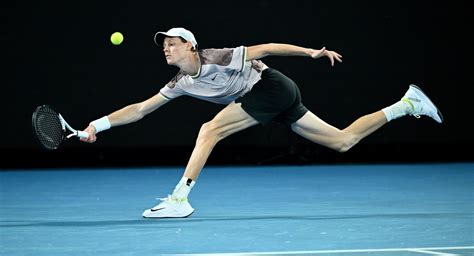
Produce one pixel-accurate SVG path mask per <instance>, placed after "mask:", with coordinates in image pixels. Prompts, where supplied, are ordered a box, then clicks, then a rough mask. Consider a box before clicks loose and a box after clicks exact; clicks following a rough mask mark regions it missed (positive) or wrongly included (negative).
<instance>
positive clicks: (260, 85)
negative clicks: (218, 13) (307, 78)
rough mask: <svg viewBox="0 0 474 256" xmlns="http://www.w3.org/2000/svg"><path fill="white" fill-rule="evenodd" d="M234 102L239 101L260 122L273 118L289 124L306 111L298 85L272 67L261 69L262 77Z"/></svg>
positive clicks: (264, 122)
mask: <svg viewBox="0 0 474 256" xmlns="http://www.w3.org/2000/svg"><path fill="white" fill-rule="evenodd" d="M235 102H236V103H239V102H241V103H242V108H243V109H244V110H245V112H247V113H248V114H249V115H250V116H251V117H253V118H255V120H257V121H259V122H260V123H262V124H266V123H268V122H270V121H272V120H273V121H276V122H281V123H284V124H286V125H291V124H292V123H294V122H296V121H297V120H298V119H300V118H301V117H302V116H303V115H304V114H306V112H307V111H308V109H307V108H306V107H305V106H303V104H302V103H301V94H300V90H299V89H298V85H296V83H295V82H293V80H291V79H290V78H288V77H287V76H285V75H284V74H282V73H281V72H280V71H278V70H275V69H272V68H267V69H265V70H264V71H262V79H261V80H260V81H258V82H257V83H256V84H255V85H254V86H253V88H252V90H250V91H249V92H248V93H246V94H245V95H244V96H242V97H240V98H238V99H237V100H235Z"/></svg>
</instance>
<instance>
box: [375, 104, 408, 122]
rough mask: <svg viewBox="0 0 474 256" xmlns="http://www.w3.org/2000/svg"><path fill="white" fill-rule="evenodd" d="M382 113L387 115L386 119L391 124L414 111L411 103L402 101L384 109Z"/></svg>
mask: <svg viewBox="0 0 474 256" xmlns="http://www.w3.org/2000/svg"><path fill="white" fill-rule="evenodd" d="M382 111H383V113H384V114H385V118H387V122H390V121H392V120H394V119H397V118H399V117H402V116H405V115H407V114H408V113H410V112H411V111H412V106H411V105H410V104H409V103H407V102H405V101H403V100H400V101H398V102H397V103H395V104H393V105H391V106H388V107H386V108H384V109H382Z"/></svg>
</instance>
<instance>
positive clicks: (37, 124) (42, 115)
mask: <svg viewBox="0 0 474 256" xmlns="http://www.w3.org/2000/svg"><path fill="white" fill-rule="evenodd" d="M31 121H32V124H33V125H32V126H33V133H34V135H35V137H36V139H37V141H38V142H39V144H40V145H41V146H43V148H45V149H48V150H53V149H57V148H58V147H59V145H61V143H62V142H63V141H64V139H65V138H66V130H65V128H64V126H63V124H62V122H61V119H60V117H59V114H58V113H57V112H56V111H54V109H53V108H52V107H51V106H49V105H42V106H38V107H37V108H36V109H35V111H34V112H33V115H32V118H31Z"/></svg>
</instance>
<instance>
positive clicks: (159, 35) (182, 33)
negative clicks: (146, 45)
mask: <svg viewBox="0 0 474 256" xmlns="http://www.w3.org/2000/svg"><path fill="white" fill-rule="evenodd" d="M165 37H181V38H183V39H184V40H186V41H189V42H191V44H192V45H193V47H196V46H197V44H198V43H197V42H196V38H194V35H193V33H191V31H189V30H187V29H185V28H172V29H170V30H168V31H167V32H156V34H155V44H157V45H159V46H162V45H163V41H164V40H165Z"/></svg>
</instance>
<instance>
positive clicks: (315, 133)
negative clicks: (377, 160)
mask: <svg viewBox="0 0 474 256" xmlns="http://www.w3.org/2000/svg"><path fill="white" fill-rule="evenodd" d="M406 115H412V116H415V117H417V118H419V117H420V116H421V115H424V116H428V117H431V118H432V119H434V120H435V121H436V122H438V123H442V122H443V116H442V115H441V112H440V111H439V110H438V109H437V108H436V106H435V105H434V104H433V102H432V101H431V100H430V99H429V98H428V96H426V94H424V92H423V91H421V89H420V88H418V87H417V86H416V85H410V86H409V88H408V91H407V92H406V93H405V95H404V97H402V99H401V100H400V101H398V102H396V103H395V104H393V105H391V106H389V107H386V108H384V109H382V110H380V111H377V112H375V113H372V114H368V115H365V116H363V117H361V118H359V119H357V120H356V121H355V122H353V123H352V124H351V125H349V126H348V127H347V128H345V129H344V130H339V129H338V128H335V127H333V126H331V125H329V124H327V123H326V122H324V121H323V120H321V119H320V118H319V117H317V116H316V115H314V114H313V113H311V112H309V111H308V113H306V114H305V115H304V116H303V117H302V118H300V119H299V120H298V121H296V122H295V123H293V124H292V129H293V131H295V132H296V133H298V134H299V135H301V136H303V137H305V138H307V139H309V140H310V141H313V142H315V143H318V144H321V145H323V146H326V147H329V148H332V149H334V150H337V151H339V152H345V151H347V150H349V149H350V148H352V147H353V146H354V145H356V144H357V143H358V142H359V141H360V140H362V139H363V138H365V137H366V136H368V135H369V134H371V133H373V132H375V131H376V130H378V129H379V128H380V127H382V126H383V125H384V124H386V123H387V122H389V121H391V120H394V119H397V118H400V117H403V116H406Z"/></svg>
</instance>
